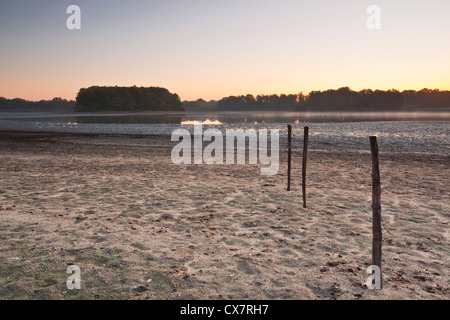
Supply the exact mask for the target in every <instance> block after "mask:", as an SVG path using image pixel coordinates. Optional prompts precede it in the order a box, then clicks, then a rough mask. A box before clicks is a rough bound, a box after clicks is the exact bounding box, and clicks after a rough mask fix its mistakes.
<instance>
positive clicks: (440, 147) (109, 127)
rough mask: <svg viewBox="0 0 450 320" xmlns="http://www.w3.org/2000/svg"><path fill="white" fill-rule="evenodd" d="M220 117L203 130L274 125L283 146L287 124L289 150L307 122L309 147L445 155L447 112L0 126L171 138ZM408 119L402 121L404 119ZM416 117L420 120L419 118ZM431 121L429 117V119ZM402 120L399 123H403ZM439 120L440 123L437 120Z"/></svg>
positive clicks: (120, 118) (28, 120)
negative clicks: (373, 139) (372, 144)
mask: <svg viewBox="0 0 450 320" xmlns="http://www.w3.org/2000/svg"><path fill="white" fill-rule="evenodd" d="M206 119H209V120H211V121H216V120H217V121H219V122H221V124H218V125H203V130H204V131H205V130H207V129H208V128H217V129H219V130H220V131H221V132H222V133H223V134H225V132H226V129H244V130H247V129H255V130H259V129H278V130H280V144H281V147H282V149H284V148H285V147H286V143H287V137H286V136H287V123H290V124H292V128H293V149H294V151H295V150H301V149H302V140H303V128H304V127H305V126H309V128H310V129H309V132H310V150H322V151H332V152H333V151H346V152H370V148H369V143H368V141H369V136H371V135H376V136H378V141H379V142H378V143H379V147H380V152H386V153H418V154H436V155H449V154H450V121H449V120H450V117H449V114H448V113H446V114H431V115H430V114H422V115H421V116H420V117H419V114H408V115H405V114H399V113H397V114H362V113H359V114H355V113H353V114H348V113H347V114H346V113H341V114H337V113H333V114H332V113H324V114H305V113H303V114H302V113H221V114H200V113H188V114H183V113H179V114H173V113H171V114H140V115H135V114H133V115H131V114H107V115H98V114H82V115H80V114H70V113H66V114H63V113H2V114H0V130H25V131H54V132H72V133H93V134H133V135H162V136H170V135H171V134H172V132H173V131H174V130H175V129H178V128H186V129H188V130H190V131H191V132H192V131H193V125H192V124H189V125H181V122H182V121H189V122H188V123H192V121H194V120H196V121H205V120H206ZM404 119H407V121H404ZM418 119H420V120H418ZM430 119H432V121H430ZM402 120H403V121H402ZM438 120H441V121H438Z"/></svg>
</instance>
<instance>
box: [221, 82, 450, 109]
mask: <svg viewBox="0 0 450 320" xmlns="http://www.w3.org/2000/svg"><path fill="white" fill-rule="evenodd" d="M217 109H218V110H219V111H299V112H303V111H306V112H314V111H315V112H319V111H329V112H332V111H353V112H360V111H371V112H380V111H385V112H389V111H440V110H445V111H448V110H450V91H440V90H438V89H435V90H430V89H422V90H420V91H415V90H405V91H402V92H400V91H398V90H395V89H392V90H387V91H383V90H371V89H364V90H361V91H353V90H351V89H350V88H348V87H343V88H339V89H337V90H334V89H329V90H325V91H311V92H310V93H309V94H308V95H304V94H303V93H299V94H289V95H286V94H281V95H275V94H274V95H258V96H256V97H254V96H253V95H251V94H247V95H240V96H229V97H226V98H222V99H221V100H219V101H218V103H217Z"/></svg>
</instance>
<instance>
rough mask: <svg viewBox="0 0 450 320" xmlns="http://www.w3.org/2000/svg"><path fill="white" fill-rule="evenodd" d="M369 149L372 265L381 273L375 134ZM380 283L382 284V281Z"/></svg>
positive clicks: (378, 168)
mask: <svg viewBox="0 0 450 320" xmlns="http://www.w3.org/2000/svg"><path fill="white" fill-rule="evenodd" d="M370 150H371V153H372V234H373V237H372V265H376V266H378V267H379V268H380V275H381V274H382V273H381V241H382V236H381V183H380V167H379V159H378V143H377V137H376V136H371V137H370ZM380 280H381V279H380ZM380 283H381V286H382V284H383V282H382V281H381V282H380Z"/></svg>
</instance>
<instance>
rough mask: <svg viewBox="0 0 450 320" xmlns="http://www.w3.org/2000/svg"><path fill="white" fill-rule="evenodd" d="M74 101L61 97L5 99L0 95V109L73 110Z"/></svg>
mask: <svg viewBox="0 0 450 320" xmlns="http://www.w3.org/2000/svg"><path fill="white" fill-rule="evenodd" d="M74 108H75V101H68V100H66V99H61V98H53V99H52V100H41V101H27V100H24V99H20V98H16V99H6V98H3V97H0V111H15V112H17V111H37V112H41V111H73V109H74Z"/></svg>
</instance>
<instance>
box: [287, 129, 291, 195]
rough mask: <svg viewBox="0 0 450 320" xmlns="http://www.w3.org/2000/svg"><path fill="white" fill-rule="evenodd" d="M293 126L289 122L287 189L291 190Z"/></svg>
mask: <svg viewBox="0 0 450 320" xmlns="http://www.w3.org/2000/svg"><path fill="white" fill-rule="evenodd" d="M291 149H292V126H291V125H290V124H288V172H287V191H291V157H292V150H291Z"/></svg>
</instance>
